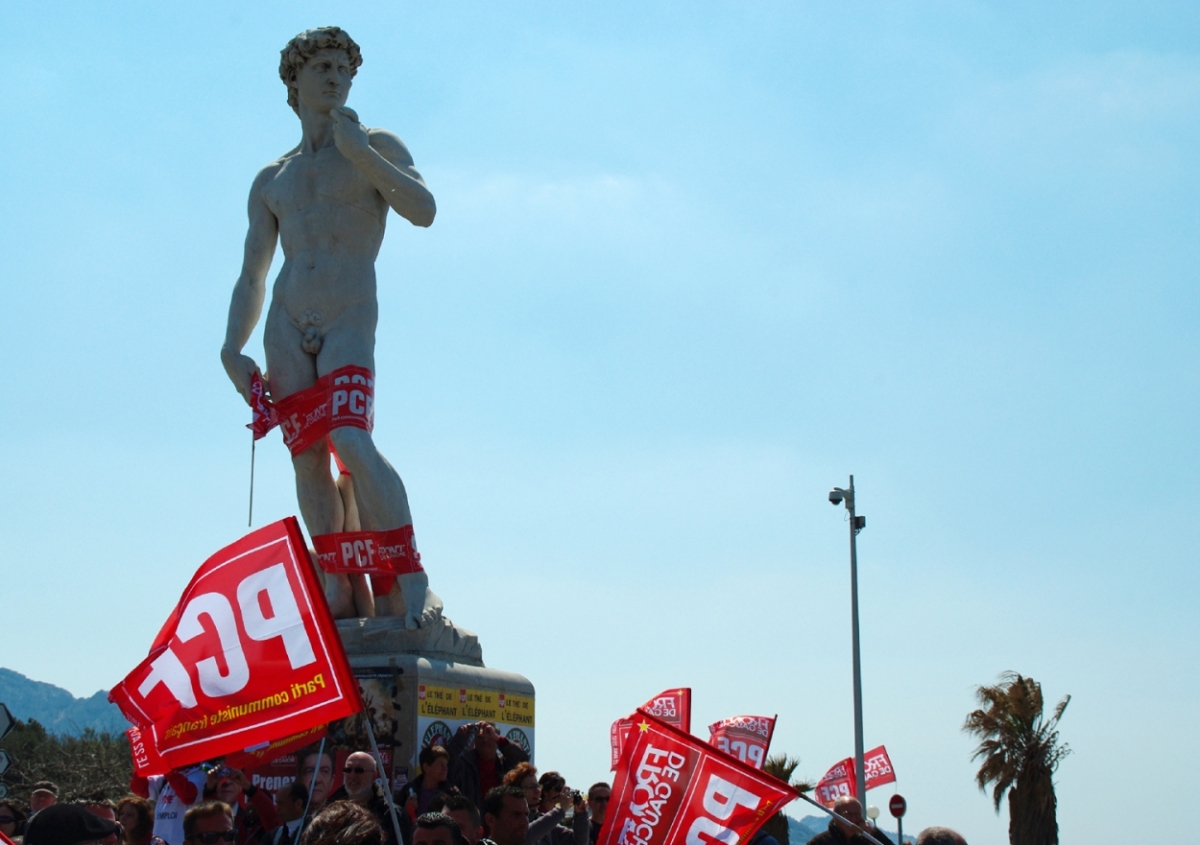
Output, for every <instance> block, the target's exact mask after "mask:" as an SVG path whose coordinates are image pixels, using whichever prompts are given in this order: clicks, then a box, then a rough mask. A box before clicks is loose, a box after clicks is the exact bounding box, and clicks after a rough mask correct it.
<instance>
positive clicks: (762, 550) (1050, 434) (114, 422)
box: [0, 2, 1200, 845]
mask: <svg viewBox="0 0 1200 845" xmlns="http://www.w3.org/2000/svg"><path fill="white" fill-rule="evenodd" d="M9 17H10V32H12V33H14V35H15V37H14V38H11V39H10V43H9V45H8V52H9V55H10V57H13V58H15V61H14V62H13V63H12V64H11V65H10V67H9V80H10V82H11V83H12V84H13V92H14V94H15V93H19V94H20V95H21V96H20V97H16V96H14V97H13V98H12V100H11V102H10V107H9V109H8V110H7V118H6V120H5V128H6V131H5V132H4V133H2V134H0V161H3V162H4V176H5V186H6V190H5V191H4V192H3V195H2V196H0V221H2V224H3V225H2V227H0V248H2V249H3V254H4V256H5V259H6V260H5V262H4V269H3V272H2V273H0V279H3V289H4V291H5V294H6V296H5V302H6V314H7V317H8V319H7V320H6V321H5V324H6V325H5V335H6V338H5V339H6V343H5V349H6V353H7V356H8V366H7V367H6V373H7V376H6V377H5V380H6V390H5V393H6V395H7V396H8V397H9V401H7V402H5V403H3V404H0V434H2V435H3V437H4V439H5V441H6V442H7V443H8V446H9V448H8V449H6V450H5V452H4V456H3V458H0V461H2V462H3V464H2V465H3V467H4V476H5V478H7V479H8V483H7V484H6V485H5V486H4V492H3V493H2V494H0V496H2V498H0V526H2V529H0V530H2V536H3V537H4V538H5V542H4V544H3V572H4V581H3V585H4V593H5V594H6V597H7V599H8V601H7V603H6V608H5V620H6V623H7V624H6V628H7V630H8V632H9V635H8V637H7V639H6V642H7V646H6V647H3V648H0V664H2V665H4V666H6V667H9V668H12V669H15V670H17V671H20V672H23V673H25V674H27V675H29V676H31V677H33V678H36V679H38V680H44V681H49V682H52V683H56V684H59V685H61V686H64V687H66V688H67V689H70V690H72V691H73V692H74V693H76V694H79V695H87V694H90V693H92V692H94V691H95V690H96V689H99V688H108V687H110V686H112V685H113V684H114V683H115V682H116V681H117V680H119V679H120V678H121V677H123V675H124V674H125V673H126V672H127V671H128V670H129V669H131V668H132V667H133V666H134V665H135V664H136V663H137V662H138V660H139V659H140V658H141V657H142V656H143V655H144V654H145V650H146V648H147V647H148V646H149V643H150V640H151V639H152V638H153V635H154V633H155V632H156V631H157V628H158V626H159V625H160V624H161V622H162V620H163V619H164V618H165V615H166V614H167V613H168V612H169V610H170V608H171V607H172V606H173V603H174V601H175V600H176V598H177V597H178V595H179V593H180V591H181V590H182V588H183V586H184V585H185V584H186V582H187V579H188V577H189V576H190V573H191V572H192V571H193V569H194V567H195V566H196V565H198V564H199V562H200V561H201V560H203V559H204V558H205V557H206V556H207V555H208V554H209V553H211V552H212V551H214V550H215V549H217V548H218V547H220V546H222V545H224V544H225V543H227V542H229V541H231V540H233V539H235V538H236V537H237V536H239V535H240V533H242V531H243V530H244V526H245V507H246V484H247V474H248V457H249V456H248V454H247V452H248V445H249V444H248V442H247V441H248V434H247V432H246V430H245V429H244V428H243V425H244V423H245V422H246V417H247V411H246V409H245V407H244V405H242V404H240V400H239V399H238V397H237V396H236V394H235V393H234V391H233V389H232V387H231V386H230V385H229V383H228V381H227V380H226V378H225V376H224V373H223V371H222V369H221V367H220V364H219V361H218V358H217V353H218V350H219V347H220V344H221V341H222V338H223V334H224V325H225V312H226V309H227V307H228V298H229V292H230V290H231V287H232V284H233V281H234V279H235V277H236V275H237V272H238V269H239V266H240V258H241V242H242V238H243V236H244V229H245V197H246V192H247V191H248V188H249V185H250V181H251V179H252V178H253V176H254V174H255V173H256V172H257V170H258V168H260V167H261V166H262V165H264V164H265V163H267V162H268V161H270V160H271V159H273V158H274V157H276V156H278V155H279V154H280V153H282V152H284V151H286V150H287V149H290V148H291V147H292V146H294V144H295V143H296V142H297V140H298V138H299V125H298V121H296V119H295V117H294V115H293V114H292V112H291V111H290V110H289V109H288V108H287V106H286V103H285V89H284V87H283V85H282V84H281V83H280V82H279V80H278V77H277V70H276V69H277V65H278V51H279V49H280V48H281V47H282V46H283V44H284V43H285V42H286V41H287V39H288V38H290V37H291V36H292V35H293V34H295V33H296V32H297V31H299V30H301V29H303V28H307V27H310V26H317V25H322V24H325V23H337V24H339V25H341V26H343V27H345V28H346V29H347V30H348V31H349V32H350V33H351V34H352V35H353V36H354V37H355V39H356V40H358V41H359V43H360V44H361V45H362V49H363V53H364V57H365V64H364V65H363V67H362V68H361V70H360V73H359V76H358V78H357V79H356V81H355V86H354V91H353V92H352V94H351V98H350V105H351V106H353V107H355V108H356V109H357V110H358V112H359V114H360V116H361V118H362V120H363V121H364V122H365V123H367V124H368V125H370V126H380V127H385V128H388V129H391V130H393V131H395V132H397V133H398V134H399V135H400V136H401V137H402V138H404V140H405V141H406V143H407V144H408V146H409V148H410V149H411V151H412V153H413V155H414V157H415V160H416V163H417V166H418V168H419V169H420V170H421V171H422V173H423V174H424V175H425V177H426V181H427V182H428V184H429V186H430V188H431V190H432V191H433V192H434V194H435V196H436V197H437V200H438V208H439V211H438V218H437V221H436V223H435V224H434V226H433V227H432V228H431V229H429V230H418V229H414V228H412V227H409V226H408V225H407V224H405V223H404V221H402V220H400V219H399V218H396V217H393V218H392V219H391V222H390V232H389V233H388V238H387V240H386V241H385V244H384V247H383V250H382V252H381V254H380V257H379V261H378V270H379V278H380V301H381V309H382V314H381V320H380V332H379V340H378V364H377V366H378V370H379V373H378V376H379V388H378V406H377V408H378V410H377V427H376V439H377V442H378V443H379V444H380V446H381V449H382V450H383V451H384V453H385V454H386V455H387V456H388V457H389V458H390V459H391V460H392V462H393V463H394V464H395V465H396V466H397V468H398V469H399V470H400V472H401V475H402V476H403V477H404V479H405V482H406V484H407V485H408V489H409V494H410V498H411V501H412V506H413V512H414V517H415V526H416V531H417V535H418V537H419V538H420V543H421V548H422V551H423V553H424V556H425V562H426V564H427V566H428V568H429V570H430V572H431V578H432V579H433V585H434V588H435V589H436V590H438V592H440V593H441V594H442V596H443V598H444V599H445V600H446V604H447V614H448V615H449V616H450V617H451V618H452V619H454V620H455V621H456V622H458V623H459V624H462V625H463V626H465V627H467V628H470V629H472V630H475V631H478V632H479V634H480V638H481V641H482V643H483V647H484V656H485V659H486V660H487V662H488V663H489V664H490V665H494V666H497V667H499V668H504V669H510V670H513V671H518V672H521V673H523V674H524V675H526V676H527V677H529V678H530V679H531V680H532V681H533V683H534V684H535V685H536V687H537V690H538V710H539V723H538V728H537V730H538V758H539V759H538V763H539V764H540V765H541V766H542V767H543V768H557V769H560V770H561V771H563V772H564V773H565V774H566V775H567V777H568V779H569V780H571V781H572V783H574V784H578V785H586V784H587V783H590V782H592V781H594V780H597V779H599V778H601V777H604V776H605V775H606V771H607V759H608V758H607V729H608V725H609V723H610V722H611V721H612V719H614V718H615V717H617V716H619V715H623V714H625V713H627V712H628V711H629V710H630V709H631V708H632V707H633V706H635V705H637V704H639V703H640V702H642V701H644V700H645V699H646V698H647V697H649V696H650V695H652V694H654V693H656V692H658V691H659V690H661V689H663V688H664V687H669V686H675V685H690V686H692V687H693V689H694V691H695V692H694V700H695V708H696V714H695V723H694V729H695V731H696V732H697V733H701V734H703V733H704V725H707V724H708V723H709V722H712V721H715V720H716V719H718V718H722V717H725V716H729V715H734V714H737V713H775V712H778V713H779V714H780V722H779V729H778V731H777V733H776V739H775V744H774V749H775V750H776V751H787V752H789V753H791V754H795V755H799V756H800V757H801V758H802V763H801V767H800V773H801V774H803V775H806V776H809V777H812V778H816V777H819V776H820V774H821V773H822V772H823V771H824V770H825V769H826V768H827V767H828V766H830V765H831V764H833V763H834V762H836V761H837V760H839V759H841V758H842V757H844V756H846V755H847V754H849V753H851V751H852V748H853V728H852V724H853V723H852V714H851V687H850V671H849V654H850V642H849V619H848V617H849V584H848V572H847V570H848V565H847V550H846V526H845V523H844V521H843V520H844V511H842V510H840V509H839V510H834V509H833V508H831V507H830V506H829V504H828V502H827V501H826V498H825V496H826V493H827V491H828V490H829V488H830V487H832V486H834V485H841V486H845V482H846V477H847V474H848V473H851V472H853V473H854V474H855V479H856V483H857V485H858V487H859V507H860V511H861V512H862V513H864V514H866V516H867V529H866V531H864V532H863V534H862V535H861V536H860V538H859V539H860V543H859V552H860V577H861V601H862V612H863V626H862V632H863V672H864V696H865V722H866V741H867V744H868V747H871V746H873V745H876V744H880V743H885V744H886V745H887V747H888V749H889V751H890V752H891V756H892V760H893V762H894V764H895V766H896V768H897V771H898V773H899V776H900V782H899V784H898V788H899V790H900V791H901V792H903V793H904V795H905V796H906V797H907V799H908V802H909V816H908V819H907V822H908V824H906V829H909V830H912V831H915V830H919V829H920V828H921V827H923V826H926V825H929V824H949V825H951V826H954V827H957V828H959V829H960V830H962V831H963V832H964V833H965V834H966V835H967V838H968V840H969V841H971V842H972V843H985V845H986V843H1002V842H1005V841H1006V832H1007V808H1005V809H1004V810H1003V811H1002V814H1001V815H1000V816H999V817H997V816H996V814H995V813H994V812H993V811H992V809H991V805H990V801H989V799H988V798H986V797H985V796H983V795H981V794H980V793H979V792H978V791H977V790H976V789H975V787H974V786H973V783H972V781H971V778H972V774H973V767H972V765H971V763H970V761H969V755H970V751H971V748H972V743H971V741H970V740H969V738H968V737H966V736H965V735H963V734H962V733H961V732H960V731H959V727H960V725H961V723H962V719H963V718H964V716H965V714H966V713H967V712H968V711H969V710H970V709H971V708H972V706H973V700H972V691H973V689H974V686H975V685H977V684H980V683H989V682H991V681H993V680H994V679H995V678H996V676H997V675H998V674H999V673H1000V672H1001V671H1004V670H1006V669H1012V670H1016V671H1020V672H1022V673H1024V674H1028V675H1032V676H1033V677H1035V678H1036V679H1038V680H1039V681H1041V682H1042V683H1043V685H1044V688H1045V691H1046V695H1047V698H1048V699H1050V700H1055V701H1056V700H1057V699H1058V698H1060V697H1061V696H1063V695H1066V694H1068V693H1069V694H1071V695H1072V696H1073V700H1072V703H1071V706H1070V708H1069V709H1068V711H1067V713H1066V716H1065V717H1064V720H1063V724H1062V730H1063V737H1064V739H1066V740H1067V741H1068V742H1069V743H1070V745H1071V746H1072V748H1073V749H1074V751H1075V753H1074V754H1073V755H1072V756H1071V757H1069V758H1068V759H1067V760H1066V761H1065V762H1064V763H1063V765H1062V767H1061V769H1060V771H1059V776H1058V781H1059V819H1060V824H1061V829H1062V835H1063V837H1064V839H1066V840H1076V839H1078V840H1088V841H1093V842H1116V841H1122V840H1128V839H1130V838H1133V837H1135V836H1136V835H1137V834H1138V833H1139V832H1140V831H1141V830H1142V828H1141V823H1140V821H1139V818H1138V815H1137V812H1136V806H1137V805H1136V804H1135V803H1134V802H1133V801H1129V800H1124V801H1122V800H1118V801H1115V802H1114V800H1113V799H1112V798H1111V797H1110V796H1112V795H1113V792H1114V790H1116V791H1118V792H1119V794H1121V795H1122V796H1125V797H1127V798H1133V797H1135V796H1149V795H1154V796H1155V801H1156V804H1158V805H1159V806H1186V805H1188V804H1189V803H1190V799H1188V798H1187V797H1186V796H1187V794H1191V792H1190V790H1187V789H1186V788H1185V779H1184V778H1182V777H1171V776H1169V775H1166V772H1170V771H1178V768H1177V767H1172V766H1170V765H1169V764H1168V765H1164V762H1165V761H1170V760H1187V759H1193V758H1195V757H1196V756H1197V755H1200V742H1198V740H1197V737H1196V733H1195V731H1190V730H1187V729H1186V728H1185V729H1184V730H1180V729H1179V728H1178V725H1179V724H1181V723H1182V724H1184V725H1187V724H1190V723H1191V721H1192V720H1193V718H1194V712H1195V704H1194V702H1195V700H1196V698H1197V696H1198V695H1200V682H1198V681H1197V672H1196V666H1197V658H1198V657H1200V654H1198V651H1200V624H1198V622H1197V619H1198V616H1197V613H1196V606H1197V599H1198V597H1200V576H1198V575H1197V567H1196V563H1197V555H1196V552H1195V548H1196V546H1197V540H1198V539H1200V537H1198V536H1197V535H1198V533H1200V532H1198V530H1197V521H1196V520H1195V518H1194V516H1193V514H1194V512H1195V510H1196V508H1197V505H1198V504H1200V503H1198V502H1197V493H1196V484H1195V481H1194V479H1195V476H1196V471H1197V469H1198V463H1200V461H1198V453H1197V447H1196V445H1195V439H1194V431H1195V426H1196V419H1197V410H1198V407H1197V405H1198V402H1197V395H1198V394H1197V376H1196V372H1197V367H1196V357H1197V352H1198V348H1197V346H1198V344H1197V340H1196V337H1197V332H1196V330H1195V329H1196V314H1197V313H1198V310H1197V306H1198V305H1200V303H1198V302H1197V299H1198V295H1197V286H1196V284H1195V275H1196V271H1195V267H1196V266H1197V259H1198V258H1200V256H1198V255H1197V252H1198V248H1197V244H1198V241H1197V238H1196V227H1197V223H1198V222H1200V220H1198V218H1200V201H1198V199H1197V198H1198V197H1200V191H1198V190H1197V189H1198V187H1200V184H1198V182H1200V179H1198V176H1200V173H1198V166H1197V161H1198V160H1200V159H1198V157H1197V151H1198V150H1197V137H1198V136H1197V129H1198V128H1200V125H1198V124H1200V119H1198V115H1200V112H1198V106H1200V56H1198V55H1197V49H1196V44H1197V43H1200V40H1198V37H1197V36H1198V35H1200V32H1198V30H1200V20H1198V17H1200V11H1198V10H1197V8H1196V7H1195V6H1194V5H1191V4H1155V5H1154V6H1152V7H1147V6H1144V5H1142V4H1136V5H1135V4H1131V3H1096V2H1093V3H1087V4H1059V5H1057V6H1055V7H1054V8H1045V7H1044V4H1036V3H1005V4H981V3H929V4H922V5H921V6H919V7H917V8H911V7H903V6H896V5H884V4H866V3H840V4H817V3H776V4H771V3H750V4H724V5H723V4H705V3H696V4H689V5H684V4H632V3H624V4H622V3H612V2H609V3H603V4H599V3H586V4H585V3H580V4H559V3H535V2H529V3H506V4H488V5H485V4H458V3H453V4H439V5H438V6H437V7H430V6H423V5H418V4H413V3H394V4H377V5H376V6H368V5H367V4H356V5H353V6H350V7H348V8H347V6H346V4H326V3H304V2H292V3H287V4H272V3H256V4H242V3H223V2H212V3H208V4H192V5H191V6H187V7H184V6H183V5H182V4H151V3H145V4H121V5H119V6H117V7H116V8H113V7H107V6H106V7H101V6H100V5H93V4H82V3H81V4H72V3H54V2H50V3H42V4H36V5H27V6H25V7H23V8H20V9H13V10H10V13H9ZM280 260H281V259H280V257H279V256H278V255H277V257H276V265H275V267H274V268H273V271H272V275H274V273H275V272H277V271H278V266H279V262H280ZM248 349H249V350H251V351H252V354H255V355H260V354H261V339H260V336H259V335H257V334H256V336H255V338H254V339H253V340H252V341H251V344H250V346H249V347H248ZM263 446H264V447H263V448H261V449H260V450H259V456H258V457H259V462H258V476H257V483H258V496H257V500H256V507H255V513H256V515H257V517H258V518H257V520H256V523H259V524H261V523H262V522H265V521H268V520H271V519H276V518H279V517H282V516H286V515H289V514H292V513H294V512H295V510H296V508H295V500H294V494H293V491H292V481H291V473H290V466H289V461H288V459H287V453H286V451H285V450H284V448H283V447H282V446H281V445H280V444H279V443H278V440H277V435H272V436H271V438H270V439H269V440H268V441H266V443H265V444H263ZM1147 773H1153V774H1152V775H1148V774H1147ZM888 794H890V792H889V789H886V788H885V789H881V790H878V791H875V792H872V793H871V794H870V799H871V801H872V802H873V803H877V804H879V805H880V806H885V805H886V800H887V796H888ZM803 814H804V813H803V811H801V810H798V811H797V815H803Z"/></svg>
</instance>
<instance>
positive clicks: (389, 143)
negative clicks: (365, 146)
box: [367, 129, 413, 167]
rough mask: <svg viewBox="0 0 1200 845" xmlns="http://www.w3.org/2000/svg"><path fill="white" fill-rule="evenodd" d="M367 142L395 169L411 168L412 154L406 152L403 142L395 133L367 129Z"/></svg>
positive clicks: (385, 130) (406, 148)
mask: <svg viewBox="0 0 1200 845" xmlns="http://www.w3.org/2000/svg"><path fill="white" fill-rule="evenodd" d="M367 140H368V141H369V142H370V144H371V146H372V147H373V148H374V149H375V151H376V152H378V153H379V154H380V155H381V156H383V157H384V158H386V159H387V160H388V161H390V162H391V163H392V164H394V165H396V166H397V167H411V166H412V163H413V157H412V153H410V152H409V151H408V147H406V146H404V142H403V141H401V140H400V136H399V135H397V134H396V133H395V132H390V131H388V130H387V129H368V130H367Z"/></svg>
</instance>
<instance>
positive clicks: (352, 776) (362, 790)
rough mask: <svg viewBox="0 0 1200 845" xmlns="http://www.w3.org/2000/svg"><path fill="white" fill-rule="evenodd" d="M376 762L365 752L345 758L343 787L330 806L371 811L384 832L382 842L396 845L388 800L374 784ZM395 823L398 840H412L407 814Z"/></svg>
mask: <svg viewBox="0 0 1200 845" xmlns="http://www.w3.org/2000/svg"><path fill="white" fill-rule="evenodd" d="M376 769H377V767H376V765H375V758H374V757H372V756H371V755H370V754H368V753H367V752H365V751H355V752H354V753H353V754H351V755H350V756H349V757H347V758H346V764H345V766H344V767H343V768H342V785H341V786H339V787H338V788H337V790H336V791H335V792H334V793H333V794H332V795H330V796H329V803H331V804H332V803H333V802H334V801H353V802H354V803H355V804H358V805H359V806H360V807H365V808H366V809H368V810H370V811H371V813H372V815H374V816H375V818H376V819H377V820H378V821H379V826H380V827H382V828H383V841H384V842H385V843H387V845H395V843H396V827H395V825H394V824H392V811H391V808H390V807H389V806H388V800H387V796H386V795H384V794H383V788H382V787H381V786H380V785H379V784H378V783H377V782H376V780H375V775H376ZM396 820H397V822H399V824H400V836H401V837H402V838H403V840H404V843H407V842H410V841H411V839H412V825H411V822H410V820H409V818H408V814H407V813H400V812H397V814H396Z"/></svg>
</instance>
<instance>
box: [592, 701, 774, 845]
mask: <svg viewBox="0 0 1200 845" xmlns="http://www.w3.org/2000/svg"><path fill="white" fill-rule="evenodd" d="M629 720H630V722H631V723H632V725H633V728H632V730H631V731H630V734H629V737H628V738H627V740H626V742H625V747H624V750H623V753H622V755H621V761H620V764H619V765H618V766H617V774H616V777H615V778H614V779H613V789H612V800H611V801H609V804H608V814H607V815H606V816H605V817H604V826H603V827H602V828H600V838H599V839H598V840H597V843H596V845H738V843H745V842H748V841H749V840H750V837H751V836H753V835H754V833H755V831H757V830H758V828H759V827H761V826H762V824H763V822H765V821H766V820H767V819H769V818H770V817H771V816H773V815H775V813H777V812H779V811H780V810H781V809H782V808H783V807H784V805H786V804H787V803H788V802H789V801H792V800H793V799H795V798H796V797H797V795H798V793H797V792H796V791H795V790H794V789H792V788H791V787H790V786H788V785H787V784H785V783H784V782H783V781H781V780H778V779H777V778H773V777H771V776H770V775H768V774H765V773H763V772H760V771H758V770H756V769H753V768H751V767H750V766H748V765H746V764H745V763H743V762H741V761H740V760H738V759H737V758H736V757H731V756H730V755H728V754H724V753H722V752H721V751H718V750H717V749H716V748H713V747H712V746H711V745H709V744H708V743H706V742H702V741H701V740H699V739H697V738H696V737H694V736H692V735H691V734H688V733H684V732H683V731H680V730H678V729H676V728H674V727H672V726H671V725H667V724H664V723H663V722H660V721H659V720H658V719H655V718H654V717H653V716H651V715H649V714H648V713H646V712H645V711H643V710H639V711H638V712H637V713H635V714H634V715H633V716H631V717H630V719H629Z"/></svg>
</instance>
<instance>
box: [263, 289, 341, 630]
mask: <svg viewBox="0 0 1200 845" xmlns="http://www.w3.org/2000/svg"><path fill="white" fill-rule="evenodd" d="M303 340H304V336H303V334H302V333H301V332H300V331H298V330H297V329H296V327H295V326H294V325H293V324H292V322H291V320H290V318H289V317H288V315H287V313H286V311H284V310H283V308H282V306H280V305H279V304H278V303H277V302H272V304H271V307H270V309H269V310H268V311H267V322H266V326H265V327H264V330H263V349H264V351H265V352H266V356H267V380H268V382H269V383H270V385H271V399H272V401H274V402H276V403H278V402H280V401H281V400H282V399H285V398H287V397H288V396H291V395H292V394H293V393H297V392H299V391H301V390H306V389H307V388H310V387H312V386H313V385H314V384H315V383H316V381H317V362H316V359H315V357H314V356H313V355H310V354H308V353H307V352H305V351H304V349H303V348H302V343H303ZM292 467H293V469H295V471H296V498H297V500H298V502H299V505H300V516H301V517H302V518H303V519H304V525H305V527H306V528H307V529H308V533H309V536H316V535H318V534H331V533H334V532H337V531H341V530H343V525H344V524H345V508H344V506H343V504H342V497H341V495H340V494H339V493H338V489H337V487H336V486H335V485H334V481H333V474H332V473H331V472H330V470H329V446H328V444H327V443H326V442H325V441H324V439H322V440H321V441H320V442H318V443H314V444H313V445H312V446H311V447H310V448H308V449H306V450H304V451H303V452H301V453H300V454H299V455H293V456H292ZM323 575H324V577H323V579H322V580H323V581H324V584H325V598H326V600H327V601H328V603H329V609H330V611H331V612H332V614H333V618H334V619H346V618H351V617H354V616H356V615H357V614H356V613H355V608H354V595H353V590H352V588H351V585H350V579H349V576H347V575H345V574H339V573H331V572H329V573H323Z"/></svg>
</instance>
